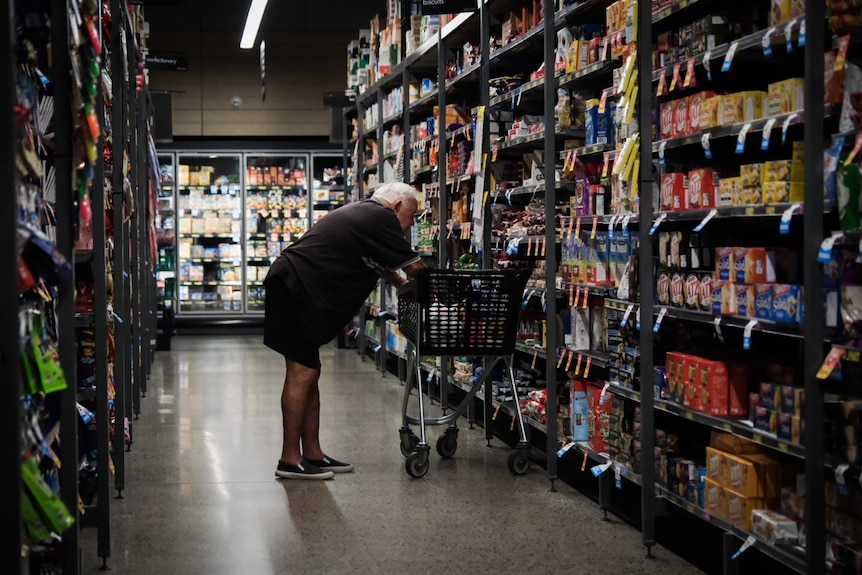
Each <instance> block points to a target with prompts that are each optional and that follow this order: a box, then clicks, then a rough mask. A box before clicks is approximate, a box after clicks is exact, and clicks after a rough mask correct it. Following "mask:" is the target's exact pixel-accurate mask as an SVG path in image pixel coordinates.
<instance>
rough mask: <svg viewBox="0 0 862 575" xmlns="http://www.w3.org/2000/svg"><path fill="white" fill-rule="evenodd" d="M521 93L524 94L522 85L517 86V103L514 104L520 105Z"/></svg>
mask: <svg viewBox="0 0 862 575" xmlns="http://www.w3.org/2000/svg"><path fill="white" fill-rule="evenodd" d="M523 95H524V86H521V87H519V88H518V103H517V104H515V105H516V106H520V105H521V96H523Z"/></svg>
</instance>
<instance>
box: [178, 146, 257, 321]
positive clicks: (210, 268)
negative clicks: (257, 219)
mask: <svg viewBox="0 0 862 575" xmlns="http://www.w3.org/2000/svg"><path fill="white" fill-rule="evenodd" d="M177 163H178V172H177V261H178V274H177V275H178V294H179V311H180V312H183V313H198V312H206V313H220V314H222V313H226V314H240V313H242V311H243V297H242V295H243V292H242V285H243V281H242V279H243V265H242V263H243V246H242V242H241V241H240V240H241V238H242V228H243V218H242V180H241V178H240V174H241V156H240V155H239V154H179V155H178V156H177Z"/></svg>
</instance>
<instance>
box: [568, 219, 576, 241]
mask: <svg viewBox="0 0 862 575" xmlns="http://www.w3.org/2000/svg"><path fill="white" fill-rule="evenodd" d="M574 225H575V218H574V216H572V217H570V218H569V233H568V236H569V237H571V236H572V226H574Z"/></svg>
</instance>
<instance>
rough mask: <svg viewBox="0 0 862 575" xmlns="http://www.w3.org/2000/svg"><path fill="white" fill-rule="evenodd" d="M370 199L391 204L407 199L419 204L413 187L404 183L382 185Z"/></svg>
mask: <svg viewBox="0 0 862 575" xmlns="http://www.w3.org/2000/svg"><path fill="white" fill-rule="evenodd" d="M371 197H372V198H375V199H378V200H386V201H387V202H390V203H393V204H394V203H395V202H397V201H399V200H402V201H403V200H406V199H408V198H410V199H412V200H413V201H414V202H416V203H419V197H418V196H417V195H416V190H415V189H414V188H413V186H411V185H410V184H405V183H404V182H390V183H388V184H383V185H382V186H380V187H379V188H377V190H375V192H374V195H372V196H371Z"/></svg>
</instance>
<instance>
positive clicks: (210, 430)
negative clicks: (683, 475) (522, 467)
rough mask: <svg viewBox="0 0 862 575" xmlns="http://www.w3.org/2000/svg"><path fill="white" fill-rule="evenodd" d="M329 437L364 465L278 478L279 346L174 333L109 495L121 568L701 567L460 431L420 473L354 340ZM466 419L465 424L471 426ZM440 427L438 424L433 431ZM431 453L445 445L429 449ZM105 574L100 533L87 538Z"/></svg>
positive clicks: (333, 397)
mask: <svg viewBox="0 0 862 575" xmlns="http://www.w3.org/2000/svg"><path fill="white" fill-rule="evenodd" d="M321 355H322V361H323V376H322V378H321V395H322V404H323V407H322V420H323V430H322V433H321V436H322V440H323V447H324V449H325V450H326V451H327V452H328V453H330V454H331V455H333V456H334V457H337V458H340V459H344V460H348V461H350V462H352V463H355V465H356V472H355V473H353V474H347V475H338V476H336V477H335V479H334V480H330V481H280V480H276V479H275V478H274V476H273V473H274V470H275V465H276V462H277V459H278V457H279V453H280V448H281V445H280V443H281V439H280V437H281V414H280V408H279V399H280V394H281V386H282V379H283V362H282V360H281V358H280V356H278V355H276V354H275V353H273V352H271V351H269V350H268V349H266V348H264V347H263V346H262V345H261V343H260V338H259V337H250V336H237V337H206V338H204V337H197V338H182V337H178V338H175V340H174V345H173V349H172V350H171V351H169V352H167V351H166V352H158V353H157V359H156V363H155V365H154V367H153V373H152V376H151V379H150V382H149V393H148V394H147V397H145V398H144V399H143V400H142V412H141V414H140V419H139V420H138V421H136V422H135V428H134V444H133V447H132V451H131V453H128V454H127V455H126V465H127V478H126V485H127V487H126V491H125V498H124V499H122V500H111V534H110V535H111V550H112V553H111V557H110V558H109V559H108V566H109V567H110V569H111V571H113V572H114V573H118V574H122V575H135V574H151V573H152V574H156V573H158V574H164V575H174V574H183V575H186V574H208V575H236V574H242V575H264V574H270V573H272V574H293V573H296V574H305V573H309V574H312V573H320V574H328V573H360V574H364V573H368V574H378V573H385V574H388V575H395V574H401V573H530V574H537V575H538V574H543V573H569V572H578V571H580V572H588V573H591V574H603V573H626V574H627V575H633V574H637V573H650V574H669V575H670V574H673V575H679V574H684V573H686V574H687V573H700V571H698V570H697V569H695V568H694V567H692V566H691V565H690V564H688V563H686V562H685V561H683V560H682V559H680V558H678V557H677V556H675V555H673V554H672V553H670V552H669V551H667V550H665V549H662V548H658V549H656V550H655V554H656V555H657V558H656V559H655V560H645V559H644V548H643V547H642V546H641V543H640V533H639V532H638V531H637V530H635V529H633V528H632V527H630V526H629V525H627V524H625V523H623V522H621V521H619V520H616V519H612V520H611V521H608V522H605V521H602V520H601V515H600V513H599V511H598V508H597V506H596V504H595V503H594V502H592V501H591V500H589V499H587V498H586V497H584V496H582V495H580V494H579V493H578V492H577V491H575V490H574V489H572V488H571V487H569V486H567V485H565V484H562V483H561V482H557V491H556V492H551V491H550V489H549V487H550V484H549V482H548V480H547V476H546V474H545V472H544V470H543V469H542V468H540V467H538V466H534V467H533V468H532V469H531V470H530V471H529V472H528V473H527V474H526V475H524V476H521V477H513V476H511V475H510V474H509V473H508V471H507V470H506V456H507V455H508V449H507V448H506V447H505V445H503V444H502V443H501V442H500V441H498V440H495V441H494V442H493V444H492V447H491V448H488V447H486V444H485V440H484V434H483V432H482V431H481V429H479V428H477V429H476V430H468V429H463V430H462V432H461V434H460V440H459V448H458V452H457V454H456V456H455V457H454V458H453V459H451V460H447V461H443V460H441V459H440V458H439V457H437V456H436V454H433V455H432V460H431V469H430V471H429V472H428V475H426V476H425V477H424V478H423V479H418V480H417V479H411V478H410V477H408V476H407V474H406V473H405V471H404V462H403V458H402V456H401V452H400V450H399V447H398V427H399V425H400V409H401V404H400V401H401V393H402V389H403V388H402V387H401V385H400V384H399V382H398V380H397V379H396V378H395V377H393V376H391V375H387V376H385V377H383V376H381V375H380V373H379V372H377V371H375V370H374V367H373V365H372V363H371V362H362V361H361V360H360V358H359V356H358V355H357V354H356V352H355V351H348V350H337V349H335V347H334V346H332V347H325V348H324V349H323V350H322V354H321ZM464 427H466V425H465V426H464ZM438 432H439V428H432V429H431V436H432V438H436V435H437V433H438ZM432 453H433V452H432ZM81 545H82V554H83V563H84V572H85V573H99V572H100V571H98V567H99V566H100V565H101V560H100V559H99V558H98V557H97V550H96V532H95V530H90V529H87V530H85V531H84V532H83V533H82V537H81Z"/></svg>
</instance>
